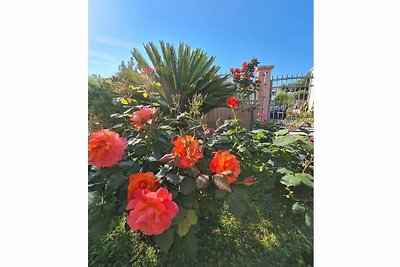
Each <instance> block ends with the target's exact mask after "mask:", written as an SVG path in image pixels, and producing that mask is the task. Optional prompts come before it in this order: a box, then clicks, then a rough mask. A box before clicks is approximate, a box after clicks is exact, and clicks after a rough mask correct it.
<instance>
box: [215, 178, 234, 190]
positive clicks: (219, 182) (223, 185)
mask: <svg viewBox="0 0 400 267" xmlns="http://www.w3.org/2000/svg"><path fill="white" fill-rule="evenodd" d="M212 178H213V182H214V184H215V185H216V186H217V187H218V189H220V190H222V191H226V192H232V190H231V187H230V185H229V183H228V182H227V181H226V180H225V178H224V176H222V175H218V174H215V175H213V176H212Z"/></svg>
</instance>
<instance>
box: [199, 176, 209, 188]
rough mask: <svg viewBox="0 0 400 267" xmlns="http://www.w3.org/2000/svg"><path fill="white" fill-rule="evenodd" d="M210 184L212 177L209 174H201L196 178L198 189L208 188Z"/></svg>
mask: <svg viewBox="0 0 400 267" xmlns="http://www.w3.org/2000/svg"><path fill="white" fill-rule="evenodd" d="M209 184H210V178H209V176H208V175H205V174H200V175H199V176H198V177H197V178H196V185H197V188H198V189H203V188H206V187H207V186H208V185H209Z"/></svg>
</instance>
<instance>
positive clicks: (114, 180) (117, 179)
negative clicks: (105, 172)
mask: <svg viewBox="0 0 400 267" xmlns="http://www.w3.org/2000/svg"><path fill="white" fill-rule="evenodd" d="M127 180H128V177H127V176H125V175H124V174H123V173H122V172H115V173H113V174H111V176H110V177H109V178H108V180H107V187H108V188H109V189H111V190H116V189H118V188H119V187H120V186H121V185H122V184H123V183H124V182H125V181H127Z"/></svg>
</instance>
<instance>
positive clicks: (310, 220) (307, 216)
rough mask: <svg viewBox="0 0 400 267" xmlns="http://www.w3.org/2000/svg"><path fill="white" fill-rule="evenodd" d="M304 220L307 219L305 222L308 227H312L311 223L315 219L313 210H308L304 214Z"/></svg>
mask: <svg viewBox="0 0 400 267" xmlns="http://www.w3.org/2000/svg"><path fill="white" fill-rule="evenodd" d="M304 220H305V222H306V225H307V226H308V227H311V225H312V220H313V218H312V214H311V212H309V211H308V212H306V214H305V215H304Z"/></svg>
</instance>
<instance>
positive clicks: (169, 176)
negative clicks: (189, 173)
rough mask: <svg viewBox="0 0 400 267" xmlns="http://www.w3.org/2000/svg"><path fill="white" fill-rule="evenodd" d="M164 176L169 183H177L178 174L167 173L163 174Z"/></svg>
mask: <svg viewBox="0 0 400 267" xmlns="http://www.w3.org/2000/svg"><path fill="white" fill-rule="evenodd" d="M165 178H166V179H167V181H168V182H170V183H171V184H177V183H179V180H180V179H179V175H178V174H176V173H172V172H170V173H168V174H167V175H165Z"/></svg>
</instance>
